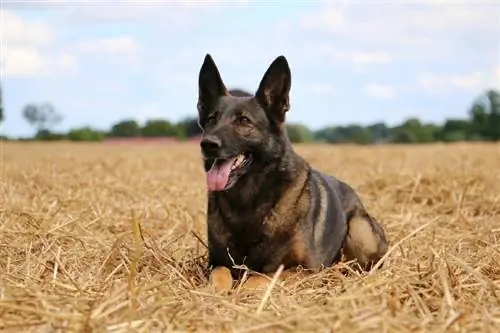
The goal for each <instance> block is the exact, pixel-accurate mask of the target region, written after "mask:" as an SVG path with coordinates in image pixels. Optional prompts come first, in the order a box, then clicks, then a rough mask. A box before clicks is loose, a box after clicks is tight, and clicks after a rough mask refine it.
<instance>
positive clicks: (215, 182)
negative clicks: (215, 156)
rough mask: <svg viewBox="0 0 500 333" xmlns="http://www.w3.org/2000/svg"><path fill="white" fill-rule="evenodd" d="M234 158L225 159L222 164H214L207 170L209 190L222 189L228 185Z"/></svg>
mask: <svg viewBox="0 0 500 333" xmlns="http://www.w3.org/2000/svg"><path fill="white" fill-rule="evenodd" d="M233 162H234V158H232V159H229V160H227V161H224V163H222V164H214V165H213V166H212V168H211V169H210V170H208V171H207V186H208V190H209V191H222V190H224V188H225V187H226V185H227V181H228V179H229V173H230V172H231V166H232V165H233Z"/></svg>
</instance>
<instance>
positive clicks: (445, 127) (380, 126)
mask: <svg viewBox="0 0 500 333" xmlns="http://www.w3.org/2000/svg"><path fill="white" fill-rule="evenodd" d="M2 110H3V109H2V108H1V106H0V117H1V116H2V115H3V113H2V112H1V111H2ZM22 112H23V117H24V118H25V119H26V120H27V121H28V122H29V123H30V124H31V125H33V126H34V127H35V129H36V134H35V136H34V137H33V138H25V139H28V140H33V139H34V140H51V141H53V140H71V141H101V140H103V139H107V138H129V139H130V138H164V137H169V138H175V139H177V140H187V139H190V138H193V137H197V136H198V135H200V134H201V131H200V129H199V127H198V124H197V119H196V117H194V116H193V117H187V118H185V119H184V120H182V121H180V122H171V121H169V120H167V119H151V120H148V121H146V122H145V123H144V124H139V123H138V122H137V121H135V120H133V119H125V120H122V121H120V122H118V123H116V124H114V125H112V126H111V127H110V128H109V129H108V130H106V131H100V130H96V129H93V128H90V127H81V128H74V129H71V130H70V131H68V132H67V133H58V132H54V131H51V130H50V129H51V128H53V126H54V125H56V124H58V123H60V122H61V121H62V120H63V116H62V114H60V113H58V112H56V111H55V110H54V108H53V107H52V106H51V105H50V104H43V105H33V104H30V105H27V106H26V107H25V108H24V109H23V111H22ZM0 119H2V118H0ZM287 132H288V136H289V138H290V140H291V141H292V142H295V143H300V142H326V143H357V144H376V143H430V142H437V141H441V142H454V141H498V140H499V139H500V93H499V92H498V91H496V90H488V91H486V92H484V93H483V94H482V95H480V96H479V97H478V98H477V99H476V100H475V101H474V102H473V103H472V106H471V107H470V109H469V110H467V112H466V116H465V117H464V118H463V119H448V120H446V121H445V122H444V123H442V124H428V123H422V122H421V121H420V120H418V119H416V118H412V119H408V120H406V121H404V122H403V123H402V124H399V125H397V126H388V125H386V124H384V123H382V122H381V123H375V124H372V125H369V126H361V125H348V126H328V127H325V128H322V129H320V130H318V131H312V130H310V129H309V128H307V127H306V126H304V125H302V124H288V125H287Z"/></svg>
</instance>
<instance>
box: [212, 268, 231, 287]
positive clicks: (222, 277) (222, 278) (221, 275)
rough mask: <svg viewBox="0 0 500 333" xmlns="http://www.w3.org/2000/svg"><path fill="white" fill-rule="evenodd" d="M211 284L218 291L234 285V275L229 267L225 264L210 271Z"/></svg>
mask: <svg viewBox="0 0 500 333" xmlns="http://www.w3.org/2000/svg"><path fill="white" fill-rule="evenodd" d="M210 284H211V285H212V286H214V287H215V290H216V291H229V290H231V288H232V287H233V277H232V276H231V271H230V270H229V268H227V267H224V266H219V267H215V268H214V269H212V271H211V272H210Z"/></svg>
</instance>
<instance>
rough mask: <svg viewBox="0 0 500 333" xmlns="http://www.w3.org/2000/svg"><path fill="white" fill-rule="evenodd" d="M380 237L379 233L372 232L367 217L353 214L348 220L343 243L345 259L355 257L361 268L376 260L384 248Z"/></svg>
mask: <svg viewBox="0 0 500 333" xmlns="http://www.w3.org/2000/svg"><path fill="white" fill-rule="evenodd" d="M381 238H382V237H381V235H379V234H377V233H376V232H374V230H373V229H372V227H371V225H370V222H369V221H368V220H367V219H365V218H363V217H360V216H354V217H353V218H352V219H351V220H350V221H349V234H348V235H347V239H346V245H345V250H346V251H345V252H346V257H347V260H348V261H350V260H353V259H357V261H358V263H359V265H360V266H361V267H363V268H364V267H366V266H367V265H370V264H371V263H373V262H375V261H377V260H378V259H380V257H382V255H383V253H384V252H385V248H386V246H384V244H385V243H384V241H383V240H382V239H381Z"/></svg>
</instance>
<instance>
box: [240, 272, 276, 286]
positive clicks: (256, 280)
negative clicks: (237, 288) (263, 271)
mask: <svg viewBox="0 0 500 333" xmlns="http://www.w3.org/2000/svg"><path fill="white" fill-rule="evenodd" d="M269 283H271V278H269V277H266V276H262V275H251V276H249V277H248V278H247V279H246V281H245V282H244V283H243V285H242V286H241V288H242V289H264V288H266V287H267V286H268V284H269Z"/></svg>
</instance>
